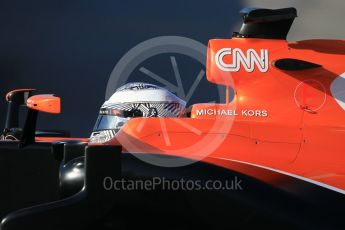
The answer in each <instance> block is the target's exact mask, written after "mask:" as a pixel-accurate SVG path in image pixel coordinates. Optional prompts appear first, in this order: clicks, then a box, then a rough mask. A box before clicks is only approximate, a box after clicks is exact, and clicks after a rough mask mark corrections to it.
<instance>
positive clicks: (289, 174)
mask: <svg viewBox="0 0 345 230" xmlns="http://www.w3.org/2000/svg"><path fill="white" fill-rule="evenodd" d="M217 159H221V160H227V161H232V162H237V163H241V164H246V165H250V166H254V167H258V168H262V169H266V170H269V171H273V172H277V173H280V174H283V175H286V176H290V177H294V178H296V179H299V180H303V181H306V182H309V183H312V184H315V185H317V186H320V187H323V188H327V189H329V190H332V191H335V192H338V193H341V194H344V195H345V190H343V189H340V188H337V187H334V186H331V185H328V184H325V183H322V182H319V181H315V180H312V179H310V178H306V177H302V176H299V175H296V174H292V173H288V172H284V171H281V170H278V169H274V168H270V167H266V166H262V165H257V164H253V163H249V162H245V161H239V160H231V159H226V158H218V157H217Z"/></svg>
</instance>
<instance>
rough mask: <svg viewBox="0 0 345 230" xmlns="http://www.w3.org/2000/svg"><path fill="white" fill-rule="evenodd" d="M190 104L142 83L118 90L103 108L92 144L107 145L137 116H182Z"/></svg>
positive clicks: (151, 85) (165, 91) (166, 91)
mask: <svg viewBox="0 0 345 230" xmlns="http://www.w3.org/2000/svg"><path fill="white" fill-rule="evenodd" d="M185 106H186V102H185V101H184V100H182V99H180V98H179V97H177V96H176V95H174V94H173V93H171V92H169V91H168V90H166V89H164V88H161V87H159V86H156V85H153V84H147V83H141V82H133V83H128V84H126V85H124V86H122V87H120V88H118V89H117V90H116V91H115V93H114V94H113V95H112V96H111V97H110V98H109V100H107V101H106V102H104V104H103V105H102V107H101V109H100V112H99V116H98V119H97V121H96V124H95V127H94V129H93V132H92V134H91V137H90V140H89V141H90V142H93V143H104V142H107V141H109V140H111V139H112V138H114V136H115V134H116V133H117V132H118V131H119V129H121V127H122V126H123V125H124V124H125V123H126V122H127V121H128V120H129V119H131V118H134V117H178V116H180V115H181V114H182V113H183V111H184V109H185Z"/></svg>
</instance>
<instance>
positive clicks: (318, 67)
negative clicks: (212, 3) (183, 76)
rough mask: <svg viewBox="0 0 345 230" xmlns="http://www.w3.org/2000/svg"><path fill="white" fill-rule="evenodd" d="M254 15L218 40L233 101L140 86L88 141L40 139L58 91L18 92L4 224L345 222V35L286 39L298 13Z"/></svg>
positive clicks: (127, 88) (123, 92)
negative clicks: (19, 115) (40, 116)
mask: <svg viewBox="0 0 345 230" xmlns="http://www.w3.org/2000/svg"><path fill="white" fill-rule="evenodd" d="M241 15H242V17H243V21H244V22H243V25H242V28H241V30H240V31H239V32H236V33H234V34H233V37H232V38H231V39H215V40H210V41H209V44H208V54H207V79H208V80H209V81H210V82H212V83H215V84H220V85H225V86H226V88H227V98H226V103H225V104H217V103H201V104H194V105H192V106H191V107H190V108H185V105H186V103H185V102H184V101H183V100H182V99H180V98H178V97H177V96H175V95H174V94H172V93H170V92H168V91H167V90H166V89H164V88H161V87H159V86H156V85H153V84H146V83H129V84H126V85H124V86H123V87H121V88H119V89H117V90H116V92H115V93H114V95H113V96H112V97H110V98H109V100H107V101H106V102H105V103H104V104H103V105H102V107H101V109H100V112H99V117H98V119H97V121H96V125H95V127H94V130H93V132H92V134H91V137H90V138H89V139H81V138H65V137H62V136H66V135H63V134H61V133H63V132H59V131H56V132H54V131H48V132H46V136H44V134H43V136H38V134H40V133H36V119H37V112H38V111H41V112H48V113H59V106H60V99H59V98H58V97H55V96H52V95H35V96H31V97H29V96H30V95H28V94H27V93H28V92H31V91H30V90H21V91H14V92H12V95H18V98H20V99H18V102H17V104H16V106H18V105H24V106H25V107H26V108H27V109H28V113H27V118H26V122H25V125H24V128H23V129H18V127H16V126H18V123H17V122H16V119H14V118H12V117H14V115H13V114H14V112H13V111H15V110H16V109H13V108H14V107H16V106H14V107H13V108H11V107H9V108H10V109H9V111H12V112H9V113H8V114H9V115H8V118H7V123H6V124H7V125H6V129H5V132H4V134H3V139H4V140H3V141H1V142H0V159H1V161H0V164H1V165H0V170H1V173H0V177H1V178H2V180H0V181H1V182H0V183H1V188H5V189H1V191H0V203H1V205H0V206H1V207H0V215H1V218H3V220H2V222H1V228H0V229H1V230H10V229H11V230H12V229H24V228H29V229H137V228H140V227H147V228H151V229H162V228H164V229H191V228H192V229H194V228H208V229H230V228H234V229H238V228H242V229H247V228H248V229H249V228H250V229H251V228H254V227H255V228H268V229H277V228H279V229H344V227H345V224H344V223H343V221H342V216H343V207H344V205H345V196H344V194H345V167H344V166H345V157H344V156H343V153H344V148H345V144H344V143H345V142H344V140H345V119H344V118H345V111H344V110H345V93H344V92H345V79H344V78H345V75H344V74H345V73H344V66H343V63H344V61H345V41H340V40H308V41H299V42H292V43H289V42H287V41H286V36H287V34H288V32H289V29H290V27H291V25H292V23H293V21H294V19H295V18H296V17H297V12H296V9H294V8H286V9H278V10H269V9H253V8H250V9H244V10H242V11H241ZM230 87H232V88H233V89H234V91H235V96H234V99H233V100H232V101H230V100H229V96H228V91H229V90H228V89H229V88H230ZM16 92H23V93H17V94H16ZM13 93H14V94H13ZM24 94H27V95H24ZM24 96H26V97H28V99H26V98H25V97H24ZM8 98H10V97H8ZM8 101H9V102H13V101H15V100H14V99H11V100H10V99H8ZM25 102H26V103H25ZM15 115H16V114H15ZM11 119H12V121H11ZM13 119H14V121H13ZM41 135H42V133H41ZM228 182H230V186H229V183H228ZM211 185H212V186H211ZM216 185H217V186H216ZM218 185H219V186H218ZM224 185H227V186H224Z"/></svg>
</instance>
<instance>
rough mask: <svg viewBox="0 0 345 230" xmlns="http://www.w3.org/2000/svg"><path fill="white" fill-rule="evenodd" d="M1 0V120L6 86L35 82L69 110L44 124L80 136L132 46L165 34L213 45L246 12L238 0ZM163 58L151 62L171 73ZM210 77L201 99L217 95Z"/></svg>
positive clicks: (43, 117)
mask: <svg viewBox="0 0 345 230" xmlns="http://www.w3.org/2000/svg"><path fill="white" fill-rule="evenodd" d="M0 3H1V5H0V24H1V25H0V28H1V36H0V95H1V102H0V109H1V113H0V122H1V126H2V125H3V123H4V118H5V111H6V104H5V103H4V96H5V93H6V92H7V91H9V90H11V89H15V88H22V87H25V88H26V87H33V88H37V89H39V90H40V92H42V93H55V94H57V95H59V96H61V97H62V99H63V107H62V109H63V114H62V115H59V116H52V115H46V114H44V115H41V117H40V121H39V128H41V129H67V130H71V131H72V134H73V135H77V136H88V135H89V133H90V131H91V129H92V127H93V124H94V122H95V119H96V117H97V113H98V109H99V107H100V105H101V104H102V103H103V102H104V98H105V89H106V85H107V81H108V79H109V76H110V73H111V71H112V70H113V68H114V66H115V65H116V63H117V61H118V60H119V59H120V58H121V57H122V56H123V55H124V54H125V53H126V52H127V51H128V50H130V49H131V48H132V47H134V46H135V45H137V44H138V43H140V42H142V41H145V40H147V39H150V38H153V37H157V36H164V35H174V36H184V37H188V38H191V39H195V40H197V41H199V42H201V43H204V44H205V45H206V44H207V41H208V40H209V39H211V38H217V37H218V38H224V37H229V36H230V35H231V33H232V31H234V30H237V29H238V28H237V26H238V24H239V23H240V17H239V14H238V11H239V10H240V9H241V8H242V7H243V6H242V5H241V1H237V0H236V1H235V0H231V1H230V0H221V1H200V0H199V1H198V0H192V1H139V0H137V1H115V0H102V1H90V0H73V1H71V0H59V1H48V0H38V1H18V0H11V1H10V0H8V1H1V2H0ZM177 58H178V57H177ZM162 60H164V59H161V61H158V62H157V64H156V65H154V62H152V63H150V67H151V69H153V70H155V71H156V72H159V73H161V74H162V75H164V72H167V74H165V75H164V76H167V78H169V77H168V76H169V74H170V73H168V72H169V71H170V72H171V69H166V68H167V67H164V65H163V64H160V62H162ZM178 60H179V65H180V66H183V67H181V68H182V69H184V71H186V72H188V71H189V72H191V73H192V72H193V71H192V70H188V68H189V64H188V61H186V62H184V61H183V58H179V59H178ZM167 61H169V59H168V57H167ZM192 67H193V65H190V68H192ZM169 68H170V67H169ZM181 71H182V70H181ZM170 75H171V74H170ZM193 76H196V75H195V74H194V75H193ZM193 76H191V77H193ZM206 84H207V83H206ZM206 84H205V83H203V84H201V86H200V87H199V89H198V91H199V95H201V96H199V97H198V98H197V99H198V100H203V99H204V101H208V100H211V99H212V98H213V97H214V95H213V91H212V90H209V87H213V86H212V85H211V83H209V84H208V85H206ZM205 87H206V88H205ZM195 100H196V99H195Z"/></svg>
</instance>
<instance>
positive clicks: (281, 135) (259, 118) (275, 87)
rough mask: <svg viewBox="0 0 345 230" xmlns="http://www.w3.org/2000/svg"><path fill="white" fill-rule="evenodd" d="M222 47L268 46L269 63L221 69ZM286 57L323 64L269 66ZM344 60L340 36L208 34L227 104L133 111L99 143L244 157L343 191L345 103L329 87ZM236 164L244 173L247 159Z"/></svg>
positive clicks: (225, 160) (219, 159)
mask: <svg viewBox="0 0 345 230" xmlns="http://www.w3.org/2000/svg"><path fill="white" fill-rule="evenodd" d="M223 48H232V49H235V48H236V49H239V50H242V51H243V53H244V54H245V53H246V51H248V50H249V49H252V50H254V52H256V53H258V54H260V52H261V50H267V52H268V56H267V58H268V60H262V59H261V60H262V61H267V63H268V66H266V67H267V70H266V71H265V69H264V67H263V66H262V69H261V70H260V69H259V68H256V67H257V66H254V69H252V70H250V68H247V70H246V69H245V68H244V66H241V67H240V68H239V69H238V70H237V71H233V72H226V71H224V70H221V69H220V68H219V66H217V63H216V55H217V53H218V51H219V50H221V49H223ZM222 58H223V59H222V62H223V64H225V66H230V65H231V64H234V63H233V60H234V59H233V56H231V55H227V56H223V57H222ZM285 58H290V59H298V60H304V61H307V62H311V63H315V64H318V65H320V66H321V67H318V68H311V69H305V70H295V71H287V70H281V69H278V68H277V67H275V65H274V63H275V61H277V60H279V59H285ZM343 63H345V41H339V40H332V41H330V40H310V41H300V42H294V43H288V42H287V41H283V40H269V39H240V38H233V39H224V40H210V42H209V46H208V57H207V79H208V80H209V81H210V82H213V83H216V84H224V85H227V86H231V87H233V88H234V90H235V97H234V99H233V100H232V101H231V102H230V103H229V104H196V105H194V106H193V109H192V115H191V117H190V118H135V119H132V120H130V121H129V122H128V123H127V124H126V125H125V126H124V127H123V129H122V130H121V131H120V132H119V133H118V134H117V135H116V138H115V139H113V140H111V141H109V142H107V143H105V144H106V145H115V144H122V145H123V146H124V149H125V150H124V151H125V152H132V153H133V152H136V153H160V154H168V155H177V156H184V157H188V158H194V159H198V160H203V161H205V162H210V163H212V164H216V165H219V166H221V167H225V168H229V169H234V168H233V167H235V166H234V164H233V163H231V162H236V161H239V162H245V163H246V164H248V165H256V166H258V167H264V168H268V169H270V170H277V171H279V172H283V173H286V174H291V175H296V176H297V177H301V178H305V179H307V180H310V181H314V182H316V183H320V184H322V185H327V186H330V187H332V188H337V189H340V190H342V191H344V190H345V155H344V149H345V141H344V140H345V111H344V109H343V108H342V107H341V106H340V104H339V103H338V102H337V100H339V98H335V96H334V95H333V94H334V92H332V90H331V84H332V83H333V82H334V81H335V79H337V78H338V77H339V76H340V75H341V74H343V73H344V72H345V66H344V64H343ZM237 67H238V66H237ZM249 67H250V66H249ZM248 69H249V70H248ZM301 87H302V88H301ZM223 110H224V111H225V112H224V113H222V111H223ZM198 111H199V112H198ZM200 111H206V112H204V113H200ZM208 111H210V112H208ZM212 111H213V112H212ZM214 111H221V112H220V113H217V112H216V113H214ZM244 111H245V112H244ZM248 111H252V112H250V113H248ZM236 167H237V168H236V170H238V171H245V172H246V173H249V172H248V170H250V169H248V167H247V166H242V168H241V166H236ZM252 174H253V175H254V176H255V177H257V178H258V179H261V180H267V178H265V177H264V176H263V175H255V173H252ZM271 179H272V178H271ZM273 180H275V179H274V178H273Z"/></svg>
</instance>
